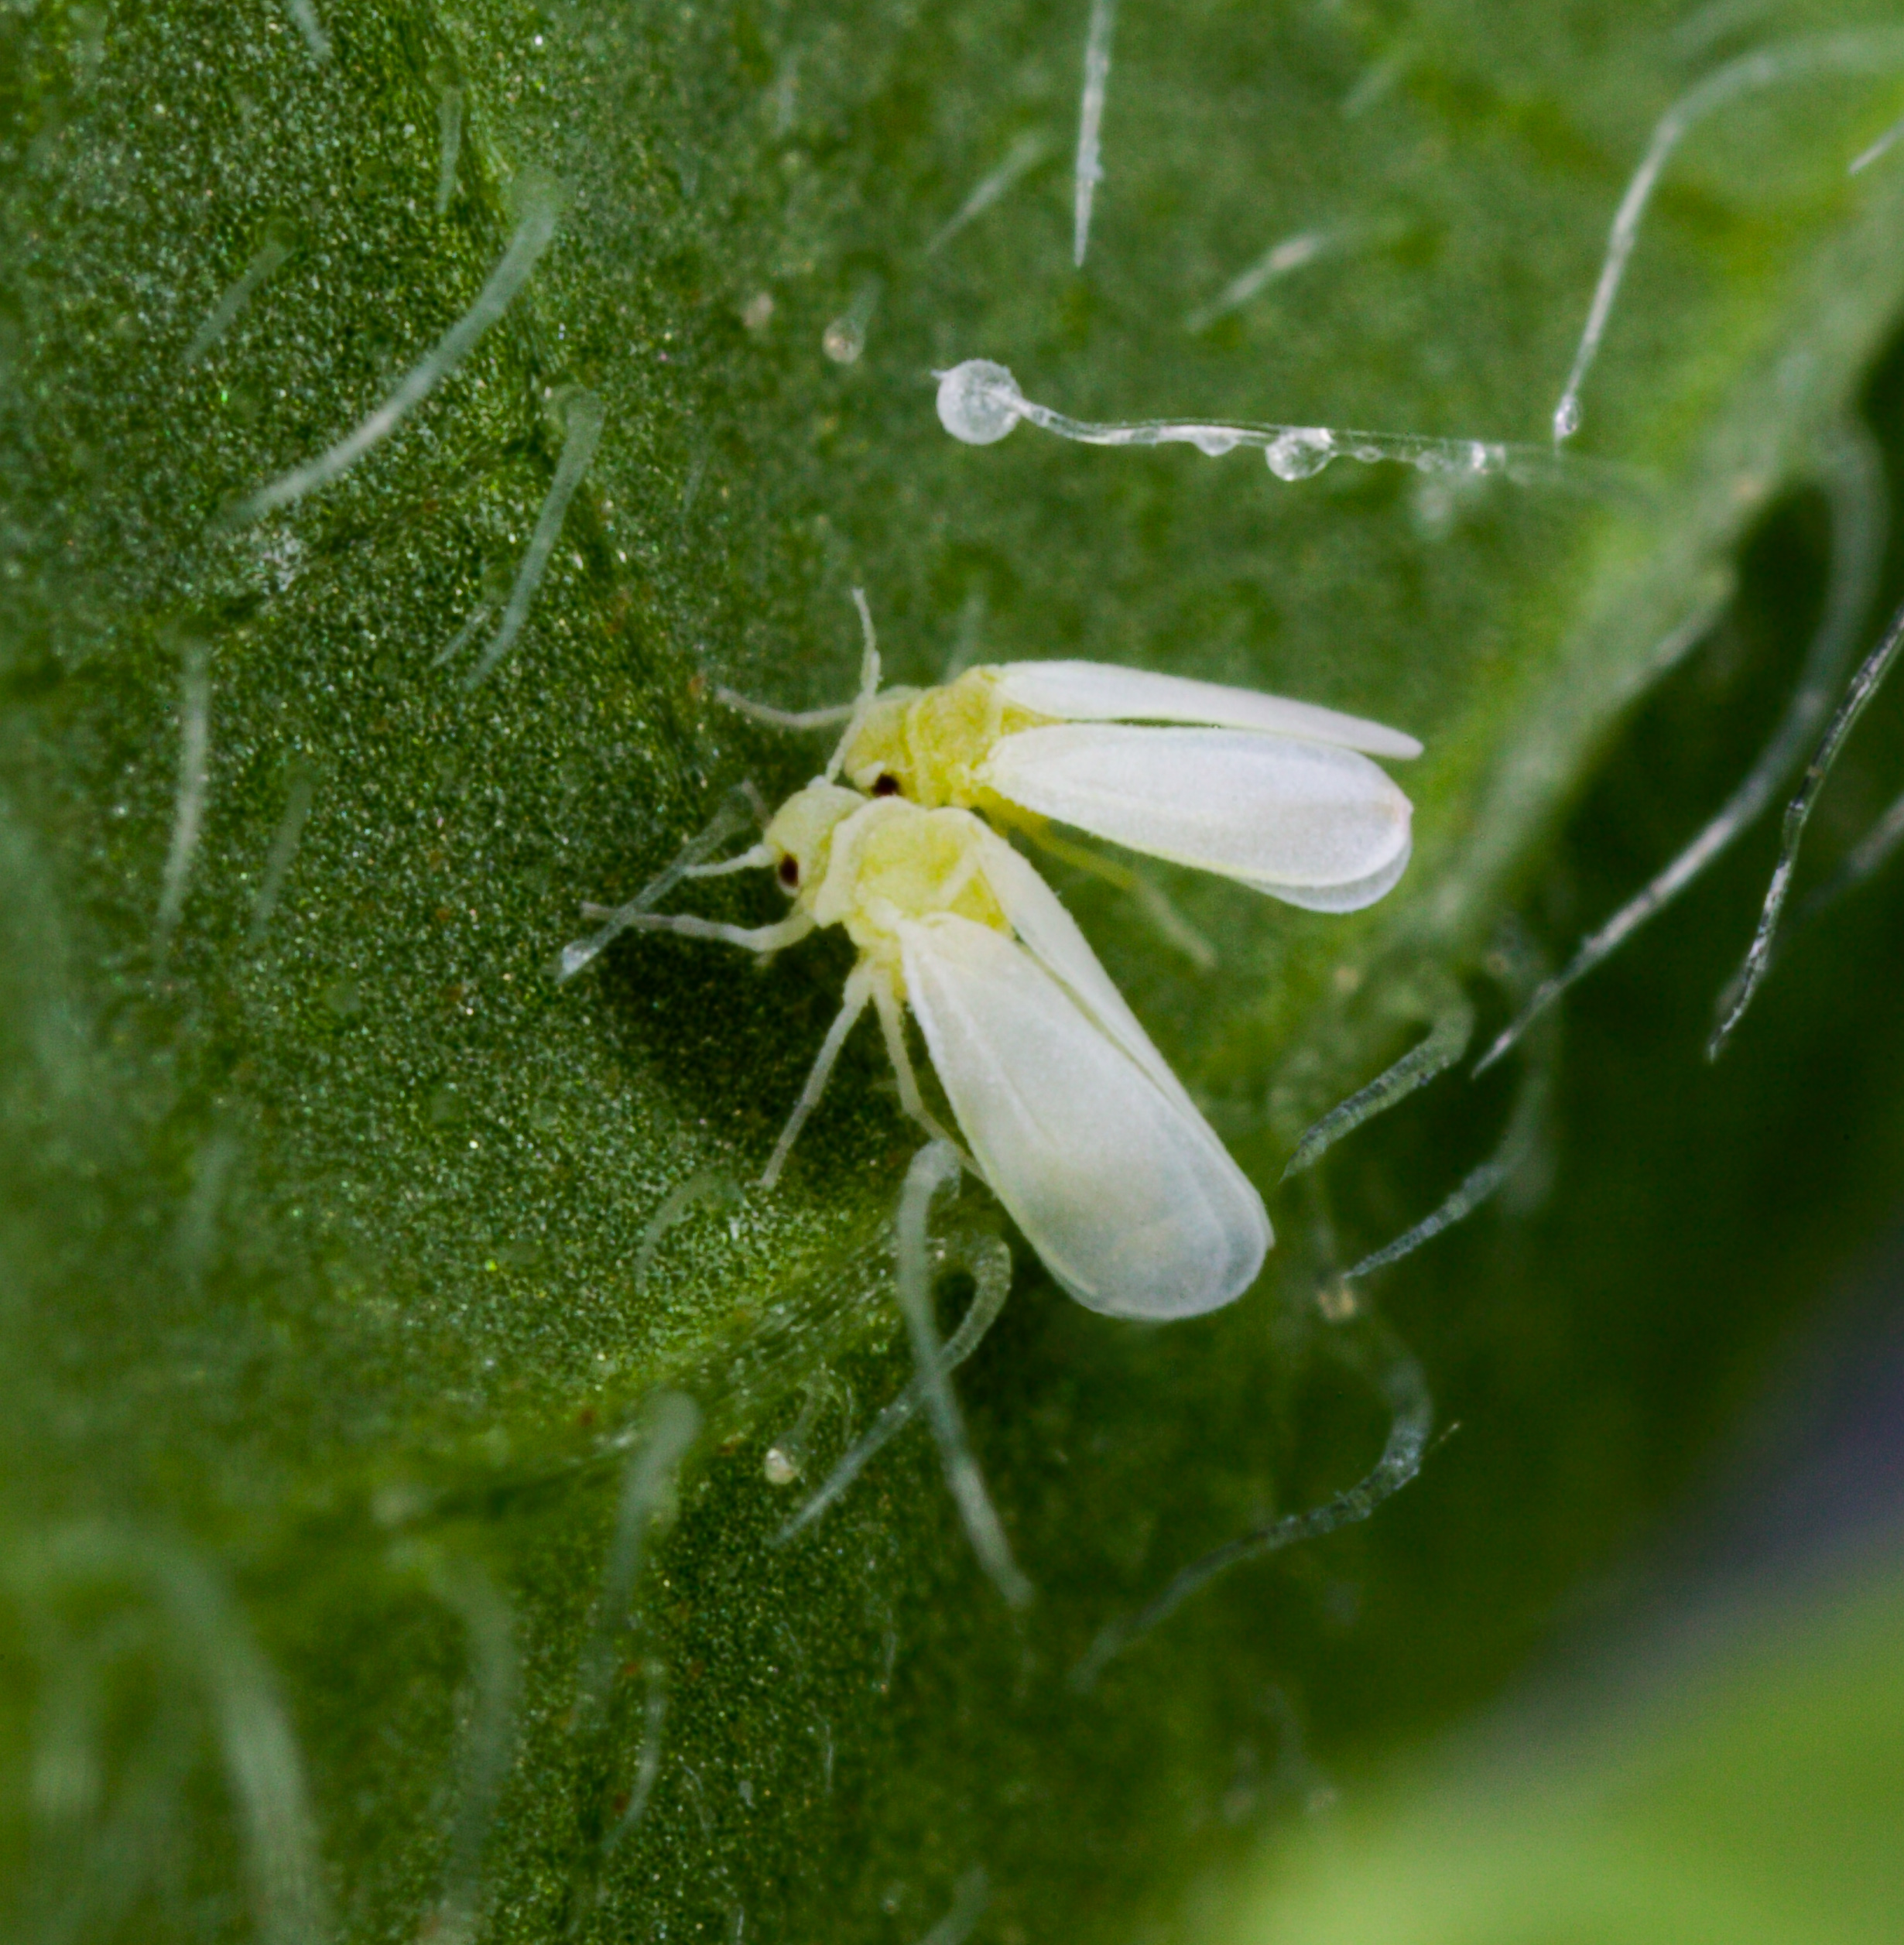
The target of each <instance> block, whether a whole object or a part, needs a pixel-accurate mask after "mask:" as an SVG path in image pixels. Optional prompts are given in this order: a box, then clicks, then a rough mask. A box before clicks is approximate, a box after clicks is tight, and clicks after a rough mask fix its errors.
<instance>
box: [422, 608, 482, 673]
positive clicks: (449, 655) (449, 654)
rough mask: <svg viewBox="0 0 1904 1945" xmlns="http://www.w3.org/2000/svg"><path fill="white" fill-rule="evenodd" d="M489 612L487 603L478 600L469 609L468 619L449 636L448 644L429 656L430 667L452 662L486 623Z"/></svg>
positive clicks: (438, 667)
mask: <svg viewBox="0 0 1904 1945" xmlns="http://www.w3.org/2000/svg"><path fill="white" fill-rule="evenodd" d="M489 614H490V609H489V604H488V602H487V601H478V603H477V604H476V605H475V606H474V608H471V610H470V615H469V619H468V620H467V622H464V624H463V625H462V626H461V628H458V629H457V632H455V634H454V635H451V636H450V640H449V642H448V644H447V645H446V646H445V647H443V648H440V649H438V650H437V652H436V653H435V654H434V655H433V656H431V657H430V667H431V668H433V669H440V668H441V667H442V666H443V664H444V663H446V662H454V660H455V659H456V658H457V656H459V655H461V653H462V652H463V651H464V649H466V648H467V647H468V646H469V645H470V644H471V642H473V641H474V640H475V639H476V637H477V635H478V632H480V631H481V629H482V628H485V626H487V625H488V621H489Z"/></svg>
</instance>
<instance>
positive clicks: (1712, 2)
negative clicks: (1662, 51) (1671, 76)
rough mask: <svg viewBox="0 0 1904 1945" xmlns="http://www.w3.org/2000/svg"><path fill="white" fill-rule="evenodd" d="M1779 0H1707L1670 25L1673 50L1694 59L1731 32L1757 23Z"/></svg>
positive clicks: (1737, 31) (1680, 55)
mask: <svg viewBox="0 0 1904 1945" xmlns="http://www.w3.org/2000/svg"><path fill="white" fill-rule="evenodd" d="M1778 5H1779V0H1709V4H1708V5H1705V6H1703V7H1701V8H1700V9H1699V10H1698V11H1697V12H1696V13H1691V14H1688V15H1687V17H1686V18H1685V19H1683V20H1682V21H1680V22H1678V23H1677V24H1676V26H1674V28H1673V33H1672V36H1671V39H1672V45H1673V53H1675V54H1676V55H1677V56H1678V57H1679V58H1680V60H1697V59H1698V58H1699V57H1700V56H1701V55H1703V54H1705V53H1708V52H1710V50H1711V49H1713V48H1714V47H1715V46H1717V45H1718V43H1720V42H1721V41H1722V40H1724V39H1728V38H1729V37H1730V36H1731V35H1734V34H1736V33H1741V32H1742V31H1743V30H1744V29H1746V28H1748V27H1752V26H1757V24H1758V22H1760V21H1761V20H1762V19H1764V18H1765V15H1767V14H1769V13H1770V12H1772V10H1773V9H1775V8H1776V7H1777V6H1778Z"/></svg>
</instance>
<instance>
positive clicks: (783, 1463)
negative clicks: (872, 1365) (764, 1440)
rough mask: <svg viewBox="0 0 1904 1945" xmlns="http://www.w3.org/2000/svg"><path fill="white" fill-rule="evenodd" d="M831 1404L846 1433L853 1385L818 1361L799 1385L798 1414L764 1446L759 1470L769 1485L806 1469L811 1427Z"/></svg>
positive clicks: (849, 1425)
mask: <svg viewBox="0 0 1904 1945" xmlns="http://www.w3.org/2000/svg"><path fill="white" fill-rule="evenodd" d="M835 1406H837V1408H838V1409H839V1410H840V1411H841V1413H842V1415H843V1416H844V1419H845V1421H846V1430H847V1432H848V1434H849V1435H850V1434H851V1431H852V1429H853V1388H852V1386H851V1385H848V1384H847V1383H845V1382H844V1381H843V1380H841V1379H840V1378H836V1377H835V1376H834V1375H833V1373H832V1372H831V1371H828V1370H827V1368H826V1367H825V1366H824V1365H822V1366H821V1367H820V1370H819V1371H817V1373H816V1374H815V1375H813V1377H811V1378H809V1379H808V1380H807V1381H806V1383H805V1384H804V1385H803V1386H802V1387H801V1400H800V1414H799V1416H797V1417H796V1419H794V1421H793V1424H792V1425H791V1426H789V1428H788V1429H787V1430H786V1431H784V1432H782V1433H780V1434H779V1436H778V1437H777V1438H776V1439H775V1440H774V1442H773V1443H772V1444H771V1445H770V1446H769V1447H768V1448H767V1450H766V1452H765V1454H764V1455H763V1457H762V1461H761V1471H762V1473H763V1474H765V1478H766V1481H767V1483H768V1484H769V1485H770V1486H790V1485H792V1484H793V1482H794V1481H795V1480H796V1479H798V1478H800V1476H801V1475H802V1474H803V1473H804V1472H805V1471H806V1458H807V1453H808V1450H809V1448H810V1447H811V1445H812V1443H813V1431H814V1428H815V1427H816V1426H817V1425H818V1424H819V1423H820V1419H821V1417H822V1416H823V1415H824V1413H826V1412H827V1410H828V1409H831V1408H833V1407H835Z"/></svg>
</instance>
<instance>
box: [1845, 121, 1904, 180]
mask: <svg viewBox="0 0 1904 1945" xmlns="http://www.w3.org/2000/svg"><path fill="white" fill-rule="evenodd" d="M1900 135H1904V122H1892V124H1891V125H1890V127H1889V128H1886V129H1885V132H1884V133H1883V134H1882V135H1880V136H1878V139H1877V140H1876V141H1875V142H1873V143H1872V144H1871V146H1870V147H1869V148H1868V149H1865V150H1863V151H1862V152H1861V153H1859V154H1858V155H1856V156H1853V157H1852V159H1851V166H1850V167H1849V168H1848V169H1847V170H1845V172H1844V173H1846V174H1847V176H1861V175H1862V174H1863V173H1865V170H1867V169H1868V168H1869V167H1870V166H1871V164H1872V163H1874V162H1876V161H1878V159H1880V158H1881V157H1882V156H1888V155H1889V153H1890V152H1891V151H1892V149H1895V147H1896V146H1897V143H1898V138H1899V136H1900Z"/></svg>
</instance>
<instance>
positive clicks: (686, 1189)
mask: <svg viewBox="0 0 1904 1945" xmlns="http://www.w3.org/2000/svg"><path fill="white" fill-rule="evenodd" d="M686 875H687V874H686V873H683V876H686ZM740 1200H741V1185H740V1184H739V1183H738V1182H736V1181H735V1179H734V1178H733V1176H731V1175H730V1174H728V1172H727V1170H726V1169H696V1170H695V1171H694V1173H693V1174H692V1175H690V1176H689V1177H688V1178H687V1180H686V1181H685V1182H680V1183H676V1185H675V1187H673V1188H672V1189H670V1190H669V1191H668V1193H666V1195H665V1196H663V1197H662V1198H661V1204H660V1206H659V1207H658V1208H657V1209H656V1210H655V1213H654V1214H652V1216H650V1217H649V1218H648V1224H647V1227H646V1228H644V1229H643V1230H642V1239H641V1243H640V1245H639V1248H637V1249H636V1250H635V1291H636V1293H637V1294H638V1295H639V1293H640V1292H642V1290H644V1289H646V1288H647V1287H648V1279H649V1276H650V1275H651V1274H652V1272H653V1270H654V1266H655V1255H656V1252H657V1251H658V1250H659V1248H660V1247H661V1240H662V1238H663V1237H664V1236H665V1235H666V1234H667V1233H668V1231H669V1230H670V1229H673V1228H675V1227H676V1225H677V1224H680V1223H682V1222H684V1221H687V1218H688V1217H689V1216H690V1215H691V1214H693V1211H694V1210H695V1209H697V1207H699V1206H700V1204H702V1203H704V1202H711V1203H723V1202H724V1203H738V1201H740Z"/></svg>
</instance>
